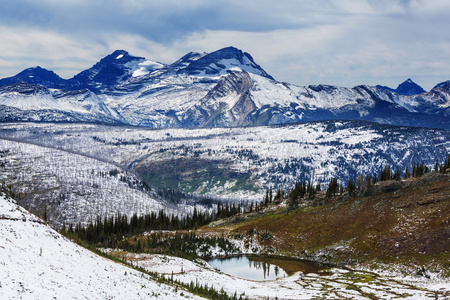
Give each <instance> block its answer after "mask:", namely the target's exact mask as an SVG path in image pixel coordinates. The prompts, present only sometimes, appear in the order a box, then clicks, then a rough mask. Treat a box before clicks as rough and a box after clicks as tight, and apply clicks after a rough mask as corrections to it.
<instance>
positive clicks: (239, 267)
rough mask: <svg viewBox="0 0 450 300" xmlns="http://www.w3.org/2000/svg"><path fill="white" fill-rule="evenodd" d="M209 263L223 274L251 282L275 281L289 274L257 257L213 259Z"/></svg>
mask: <svg viewBox="0 0 450 300" xmlns="http://www.w3.org/2000/svg"><path fill="white" fill-rule="evenodd" d="M209 263H210V264H211V266H213V267H214V268H216V269H218V270H220V271H221V272H224V273H227V274H230V275H233V276H236V277H241V278H245V279H250V280H259V281H261V280H275V279H277V278H280V277H286V276H288V274H287V273H286V272H285V271H284V270H283V269H282V268H280V267H279V266H277V265H273V264H270V263H267V262H265V261H263V260H260V259H258V258H257V257H251V258H250V259H249V257H247V256H237V257H230V258H222V259H213V260H210V261H209Z"/></svg>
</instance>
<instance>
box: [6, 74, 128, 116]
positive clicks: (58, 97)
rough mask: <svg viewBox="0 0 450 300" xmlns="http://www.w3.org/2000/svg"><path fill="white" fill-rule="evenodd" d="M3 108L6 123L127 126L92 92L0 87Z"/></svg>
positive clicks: (26, 85) (13, 86) (35, 86)
mask: <svg viewBox="0 0 450 300" xmlns="http://www.w3.org/2000/svg"><path fill="white" fill-rule="evenodd" d="M0 107H1V111H2V113H0V121H3V122H4V121H45V122H49V121H56V122H94V123H108V124H121V123H122V124H123V123H124V122H125V120H124V119H123V118H122V117H121V116H120V115H119V114H118V113H117V112H116V111H115V110H114V109H111V108H109V107H108V106H106V105H105V104H104V103H103V102H102V101H101V100H100V99H99V98H98V96H97V95H96V94H94V93H93V92H91V91H89V90H80V91H65V90H59V89H49V88H46V87H43V86H40V85H32V84H25V83H18V84H13V85H6V86H0Z"/></svg>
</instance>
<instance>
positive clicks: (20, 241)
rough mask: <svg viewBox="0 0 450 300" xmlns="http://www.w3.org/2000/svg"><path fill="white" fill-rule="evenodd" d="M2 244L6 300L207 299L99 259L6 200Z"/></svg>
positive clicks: (0, 281)
mask: <svg viewBox="0 0 450 300" xmlns="http://www.w3.org/2000/svg"><path fill="white" fill-rule="evenodd" d="M0 241H1V245H0V298H1V299H4V300H6V299H99V300H104V299H127V300H130V299H185V298H186V299H203V298H200V297H197V296H194V295H192V294H189V293H187V292H185V291H181V290H179V291H177V292H176V291H175V289H174V288H173V287H170V286H167V285H164V284H159V283H156V282H155V281H153V280H151V279H149V276H148V275H145V274H143V273H140V272H138V271H135V270H133V269H130V268H128V267H126V266H123V265H120V264H117V263H114V262H113V261H111V260H108V259H105V258H102V257H100V256H97V255H95V254H93V253H92V252H90V251H88V250H86V249H84V248H82V247H80V246H78V245H76V244H74V243H72V242H70V241H69V240H67V239H66V238H65V237H63V236H61V235H60V234H59V233H57V232H56V231H54V230H53V229H51V228H50V227H48V226H47V225H45V224H43V222H42V220H40V219H38V218H37V217H35V216H33V215H31V214H29V213H28V212H27V211H25V210H24V209H23V208H21V207H19V206H18V205H16V204H15V203H14V202H13V201H12V200H6V199H5V198H4V197H3V196H1V195H0ZM183 295H184V296H183Z"/></svg>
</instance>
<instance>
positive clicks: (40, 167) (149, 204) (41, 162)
mask: <svg viewBox="0 0 450 300" xmlns="http://www.w3.org/2000/svg"><path fill="white" fill-rule="evenodd" d="M85 145H86V146H87V147H91V146H92V144H90V145H89V144H87V143H85ZM55 147H56V145H55ZM68 150H70V149H68ZM105 157H106V156H105ZM105 157H104V158H105ZM0 166H1V170H2V172H1V173H0V182H4V183H5V184H7V185H10V186H11V188H12V192H13V193H14V195H15V199H18V201H19V203H20V204H21V205H23V206H24V207H26V208H27V209H28V210H30V211H32V212H34V213H36V214H37V215H39V216H43V215H44V212H45V211H46V212H47V215H48V221H49V223H50V224H51V225H52V226H53V227H54V228H60V227H61V226H62V224H63V223H65V224H66V225H69V224H73V225H76V224H78V223H79V222H81V223H84V224H85V223H87V222H90V221H93V220H95V219H96V218H97V216H102V217H105V216H113V215H115V214H117V213H120V214H122V215H128V216H129V217H131V216H132V215H133V214H134V213H136V214H138V215H141V214H148V213H151V212H158V211H159V210H162V209H163V210H165V211H166V212H167V213H168V214H172V213H174V214H184V213H186V212H190V211H191V210H193V207H191V206H185V205H178V206H175V205H174V204H172V203H168V202H167V201H164V200H162V199H160V198H159V197H158V196H157V195H156V193H155V192H154V191H150V190H149V188H148V187H147V186H145V184H143V183H142V181H141V180H140V179H139V178H138V177H137V176H136V175H135V174H133V173H131V172H127V171H124V170H122V169H121V168H120V167H118V166H117V165H114V164H112V163H106V162H103V161H100V160H98V159H94V158H91V157H86V156H83V155H78V154H74V153H68V152H65V151H61V150H57V149H52V148H47V147H41V146H36V145H31V144H26V143H19V142H13V141H8V140H0Z"/></svg>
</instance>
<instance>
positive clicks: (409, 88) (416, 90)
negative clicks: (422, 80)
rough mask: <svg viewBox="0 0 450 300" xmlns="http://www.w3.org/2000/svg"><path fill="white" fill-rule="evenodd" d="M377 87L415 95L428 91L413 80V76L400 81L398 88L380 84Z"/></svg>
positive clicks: (406, 94)
mask: <svg viewBox="0 0 450 300" xmlns="http://www.w3.org/2000/svg"><path fill="white" fill-rule="evenodd" d="M377 87H380V88H384V89H386V90H389V91H391V92H395V93H397V94H400V95H404V96H413V95H418V94H422V93H425V92H426V91H425V90H424V89H423V88H422V87H421V86H420V85H418V84H417V83H415V82H414V81H412V80H411V78H408V79H407V80H405V81H404V82H402V83H400V84H399V85H398V87H397V88H396V89H391V88H390V87H387V86H380V85H378V86H377Z"/></svg>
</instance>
